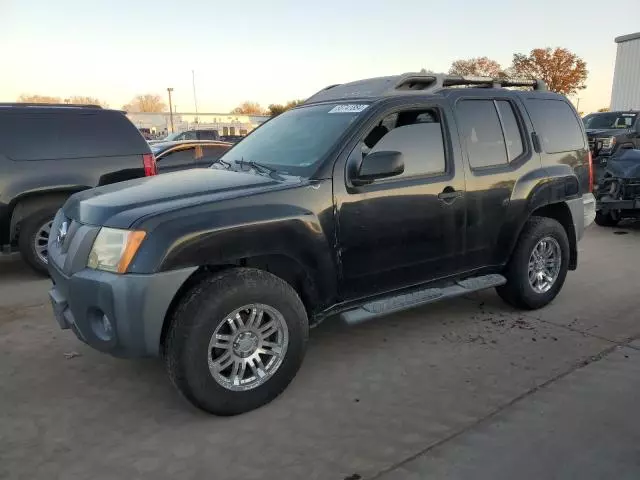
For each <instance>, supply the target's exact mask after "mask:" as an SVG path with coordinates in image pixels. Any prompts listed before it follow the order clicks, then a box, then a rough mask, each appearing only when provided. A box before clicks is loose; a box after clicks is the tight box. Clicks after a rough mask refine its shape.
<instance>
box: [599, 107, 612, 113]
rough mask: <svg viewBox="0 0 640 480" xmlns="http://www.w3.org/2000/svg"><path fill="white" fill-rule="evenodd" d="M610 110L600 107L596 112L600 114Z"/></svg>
mask: <svg viewBox="0 0 640 480" xmlns="http://www.w3.org/2000/svg"><path fill="white" fill-rule="evenodd" d="M609 110H610V109H609V107H602V108H599V109H598V112H600V113H602V112H608V111H609Z"/></svg>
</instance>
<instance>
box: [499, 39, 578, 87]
mask: <svg viewBox="0 0 640 480" xmlns="http://www.w3.org/2000/svg"><path fill="white" fill-rule="evenodd" d="M510 74H511V75H512V76H516V77H521V78H530V79H537V78H539V79H542V80H544V82H545V83H546V84H547V87H549V90H551V91H552V92H557V93H561V94H563V95H571V94H574V93H576V92H577V91H578V90H582V89H583V88H586V85H585V81H586V80H587V74H588V71H587V64H586V62H585V61H584V60H582V59H581V58H580V57H578V56H577V55H576V54H574V53H572V52H570V51H569V50H567V49H566V48H556V49H555V50H553V49H551V48H535V49H533V50H531V53H529V55H524V54H521V53H515V54H514V55H513V64H512V65H511V68H510Z"/></svg>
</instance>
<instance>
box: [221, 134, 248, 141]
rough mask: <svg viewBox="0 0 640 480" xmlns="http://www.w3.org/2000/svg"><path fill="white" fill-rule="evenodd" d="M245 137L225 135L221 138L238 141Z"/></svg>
mask: <svg viewBox="0 0 640 480" xmlns="http://www.w3.org/2000/svg"><path fill="white" fill-rule="evenodd" d="M244 137H245V135H223V136H222V137H220V140H222V141H224V142H231V143H238V142H239V141H240V140H242V139H243V138H244Z"/></svg>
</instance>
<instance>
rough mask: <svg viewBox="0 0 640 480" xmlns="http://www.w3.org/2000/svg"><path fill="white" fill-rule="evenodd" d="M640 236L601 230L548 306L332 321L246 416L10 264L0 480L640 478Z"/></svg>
mask: <svg viewBox="0 0 640 480" xmlns="http://www.w3.org/2000/svg"><path fill="white" fill-rule="evenodd" d="M621 232H623V233H621ZM639 247H640V227H638V226H632V225H628V226H623V227H620V228H615V229H605V228H600V227H597V226H592V227H590V228H589V229H588V230H587V233H586V236H585V238H584V240H583V241H582V242H581V243H580V260H579V262H580V265H579V268H578V270H577V271H576V272H571V273H570V274H569V276H568V278H567V282H566V284H565V286H564V289H563V290H562V292H561V294H560V295H559V296H558V298H557V299H556V300H555V301H554V302H553V303H552V304H551V305H549V306H548V307H546V308H544V309H542V310H539V311H535V312H526V313H525V312H518V311H515V310H513V309H511V308H509V307H507V306H506V305H504V304H503V303H502V302H501V301H500V300H499V298H498V297H497V295H496V294H495V293H494V292H493V291H486V292H481V293H478V294H474V295H471V296H468V297H465V298H460V299H456V300H450V301H446V302H442V303H439V304H433V305H430V306H425V307H423V308H419V309H415V310H411V311H407V312H403V313H401V314H396V315H393V316H389V317H386V318H382V319H378V320H375V321H371V322H369V323H365V324H363V325H360V326H357V327H346V326H344V325H342V324H340V323H339V322H338V321H337V319H330V320H328V321H327V322H325V323H324V324H322V325H321V326H320V327H318V328H317V329H314V330H313V331H312V333H311V338H310V345H309V350H308V353H307V357H306V359H305V362H304V364H303V366H302V368H301V370H300V372H299V373H298V375H297V377H296V379H295V380H294V381H293V382H292V384H291V385H290V386H289V388H288V389H287V390H286V391H285V392H284V394H282V395H281V396H280V397H279V398H278V399H276V400H275V401H274V402H272V403H271V404H269V405H267V406H265V407H263V408H260V409H258V410H255V411H253V412H250V413H247V414H244V415H241V416H237V417H231V418H218V417H214V416H210V415H207V414H205V413H203V412H200V411H198V410H196V409H195V408H193V407H191V406H190V405H189V404H188V403H186V402H185V401H184V400H183V399H182V398H181V397H180V396H179V395H178V394H177V392H176V391H175V390H174V389H173V387H172V386H171V385H170V383H169V381H168V379H167V377H166V375H165V373H164V371H163V367H162V364H161V363H160V362H159V361H156V360H136V361H132V360H120V359H115V358H112V357H110V356H107V355H104V354H101V353H99V352H96V351H93V350H92V349H91V348H89V347H87V346H85V345H83V344H82V343H80V342H79V341H78V340H77V339H76V338H75V337H74V336H73V334H72V333H71V332H70V331H69V330H66V331H62V330H60V329H59V328H58V326H57V324H56V322H55V320H54V319H53V316H52V314H51V311H50V306H49V305H48V300H47V297H46V292H47V290H48V288H49V281H48V280H46V279H42V278H39V277H37V276H35V275H33V274H31V273H30V272H29V270H28V268H27V267H26V266H24V265H23V264H22V263H21V262H20V261H19V259H17V258H11V259H7V258H4V259H0V478H3V479H4V478H8V479H29V480H32V479H40V478H42V479H47V480H54V479H64V480H74V479H82V480H85V479H92V480H93V479H95V480H98V479H118V480H120V479H155V480H159V479H175V478H180V479H181V480H188V479H196V478H197V479H201V478H205V477H208V478H214V479H216V480H220V479H227V478H229V479H231V478H233V479H265V478H273V479H339V480H341V479H346V478H349V479H353V480H356V479H369V478H383V479H393V480H395V479H404V478H411V479H413V478H428V479H431V478H435V479H440V478H442V479H474V480H475V479H491V480H498V479H514V478H518V479H529V478H531V479H540V478H545V479H555V478H558V479H564V478H568V479H574V478H580V479H596V478H597V479H600V478H602V479H611V478H616V479H626V478H629V479H632V478H633V479H636V478H640V419H639V418H638V415H637V413H636V411H635V409H636V407H637V405H638V404H639V402H638V400H640V375H638V374H639V373H640V351H639V350H640V342H638V341H637V340H636V339H637V338H639V337H640V315H639V314H638V311H639V308H638V307H640V293H639V286H640V254H639V253H638V252H639V251H640V248H639Z"/></svg>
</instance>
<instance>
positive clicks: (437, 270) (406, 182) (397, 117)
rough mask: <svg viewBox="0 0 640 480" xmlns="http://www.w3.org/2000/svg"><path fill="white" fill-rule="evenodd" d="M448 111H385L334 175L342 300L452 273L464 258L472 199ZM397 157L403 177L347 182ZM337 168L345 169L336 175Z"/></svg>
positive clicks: (430, 107) (425, 107)
mask: <svg viewBox="0 0 640 480" xmlns="http://www.w3.org/2000/svg"><path fill="white" fill-rule="evenodd" d="M449 115H450V113H449V112H448V111H447V110H446V107H445V105H439V104H437V103H428V104H427V103H425V104H420V105H416V104H415V103H414V104H412V105H411V106H406V107H404V108H402V107H400V108H398V107H396V108H394V109H391V110H387V111H385V112H382V113H381V114H380V115H379V116H378V117H376V118H375V119H374V120H372V122H371V123H370V124H369V125H368V126H367V127H366V128H364V129H363V131H362V133H361V136H360V137H359V138H360V141H359V142H358V143H357V145H356V147H355V148H354V149H353V151H352V152H351V153H350V155H349V157H348V159H347V160H346V161H345V162H342V163H340V162H338V163H337V165H336V171H335V172H334V192H335V196H336V206H337V210H336V219H337V227H338V229H337V231H338V237H339V239H338V240H339V253H338V256H339V258H338V261H339V265H340V266H341V272H340V273H341V287H342V297H343V299H344V300H352V299H356V298H361V297H366V296H368V295H371V294H374V293H380V292H384V291H391V290H396V289H400V288H403V287H409V286H412V285H416V284H420V283H423V282H425V281H429V280H433V279H437V278H440V277H444V276H447V275H451V274H453V273H455V272H456V271H457V270H459V268H460V266H461V256H462V255H463V254H464V237H465V215H466V198H465V184H464V173H463V169H462V165H461V163H460V146H459V141H458V139H457V134H456V135H454V136H453V139H452V137H451V136H450V135H449V133H448V129H447V125H452V122H450V121H448V120H447V119H448V117H449ZM376 151H398V152H401V153H402V158H403V161H404V164H405V169H404V173H402V174H400V175H397V176H395V177H391V178H387V179H384V180H377V181H374V182H373V183H372V184H369V185H365V186H354V185H353V184H352V183H351V182H350V180H349V174H348V173H346V172H350V171H352V170H353V162H355V163H356V164H359V162H362V161H366V156H367V155H369V154H371V153H373V152H376ZM338 169H344V170H343V171H338Z"/></svg>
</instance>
